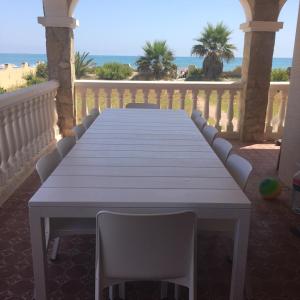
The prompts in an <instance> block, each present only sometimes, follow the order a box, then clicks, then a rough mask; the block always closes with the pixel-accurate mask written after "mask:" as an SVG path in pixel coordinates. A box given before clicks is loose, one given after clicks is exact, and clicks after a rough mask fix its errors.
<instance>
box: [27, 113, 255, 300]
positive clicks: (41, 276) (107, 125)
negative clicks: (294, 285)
mask: <svg viewBox="0 0 300 300" xmlns="http://www.w3.org/2000/svg"><path fill="white" fill-rule="evenodd" d="M101 210H109V211H114V212H119V213H130V214H134V213H136V214H153V213H154V214H167V213H175V212H182V211H183V210H189V211H193V212H194V213H195V214H196V215H197V217H198V219H200V220H202V219H204V220H207V219H209V220H212V222H214V221H215V220H232V222H233V223H234V226H235V230H234V245H235V246H234V256H233V264H232V277H231V289H230V300H240V299H242V297H243V288H244V280H245V269H246V259H247V248H248V233H249V221H250V211H251V204H250V202H249V200H248V199H247V197H246V195H245V194H244V193H243V191H242V190H241V188H240V187H239V185H238V184H237V183H236V181H235V180H234V179H233V178H232V176H231V175H230V173H229V172H228V171H227V169H226V168H225V166H224V165H223V163H222V162H221V160H220V159H219V158H218V156H217V155H216V154H215V152H214V151H213V149H212V148H211V147H210V146H209V144H208V143H207V141H206V140H205V138H204V137H203V135H202V134H201V133H200V132H199V130H198V129H197V128H196V126H195V125H194V124H193V122H192V120H191V118H190V117H189V116H188V115H187V114H186V113H185V112H184V111H183V110H176V111H174V110H167V109H165V110H159V109H107V110H105V111H104V112H103V113H101V117H100V118H97V119H96V120H95V122H94V123H93V125H92V126H91V127H90V128H89V129H88V130H87V131H86V133H85V134H84V135H83V136H82V138H81V139H80V140H78V141H77V143H76V145H75V146H74V147H73V149H72V150H71V151H70V152H69V153H68V155H67V156H66V157H65V158H64V159H63V160H62V161H61V163H60V164H59V166H58V167H57V168H56V169H55V170H54V172H53V173H52V174H51V175H50V176H49V178H48V179H47V181H46V182H45V183H44V184H43V185H42V186H41V187H40V189H39V190H38V191H37V193H36V194H35V195H34V196H33V197H32V199H31V200H30V201H29V221H30V234H31V243H32V252H33V270H34V282H35V288H36V298H37V299H39V300H45V299H47V296H46V282H47V281H46V274H47V272H46V268H47V263H46V259H45V257H46V251H45V245H44V244H43V242H42V241H43V240H44V235H45V233H44V231H43V227H42V225H41V224H42V221H43V220H44V218H47V217H49V218H65V219H68V218H71V219H76V218H90V219H94V220H95V218H96V214H97V213H98V212H99V211H101Z"/></svg>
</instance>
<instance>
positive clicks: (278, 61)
mask: <svg viewBox="0 0 300 300" xmlns="http://www.w3.org/2000/svg"><path fill="white" fill-rule="evenodd" d="M91 57H92V58H93V59H94V61H95V62H96V64H97V65H103V64H105V63H108V62H119V63H123V64H130V65H132V66H135V62H136V60H137V58H138V56H109V55H91ZM46 60H47V58H46V55H45V54H13V53H0V65H2V64H6V63H10V64H14V65H17V66H19V65H21V64H22V63H23V62H28V63H29V65H34V64H35V63H36V62H37V61H46ZM175 63H176V65H177V66H178V68H186V67H187V66H188V65H196V66H198V67H201V66H202V59H201V58H198V57H176V59H175ZM241 64H242V58H241V57H237V58H235V59H234V60H232V61H231V62H230V63H225V64H224V71H230V70H232V69H234V68H235V67H237V66H240V65H241ZM291 65H292V59H291V58H274V59H273V68H288V67H290V66H291Z"/></svg>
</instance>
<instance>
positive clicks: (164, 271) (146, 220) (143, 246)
mask: <svg viewBox="0 0 300 300" xmlns="http://www.w3.org/2000/svg"><path fill="white" fill-rule="evenodd" d="M196 223H197V222H196V216H195V214H194V213H193V212H182V213H174V214H164V215H155V214H149V215H134V214H118V213H113V212H105V211H103V212H99V213H98V214H97V225H96V228H97V229H96V268H95V280H96V297H95V299H96V300H100V299H103V298H102V290H103V289H104V288H105V287H111V286H113V285H114V284H120V283H124V282H125V281H147V280H160V281H163V282H172V283H175V284H179V285H183V286H186V287H188V288H189V299H190V300H194V299H196V288H197V284H196V280H195V278H196V271H197V270H196V249H195V248H196V244H197V243H196V237H197V235H196V234H197V229H196V226H197V225H196Z"/></svg>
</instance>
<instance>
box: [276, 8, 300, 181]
mask: <svg viewBox="0 0 300 300" xmlns="http://www.w3.org/2000/svg"><path fill="white" fill-rule="evenodd" d="M299 170H300V7H299V14H298V24H297V32H296V40H295V48H294V57H293V65H292V70H291V79H290V88H289V99H288V106H287V112H286V117H285V127H284V134H283V142H282V146H281V159H280V166H279V177H280V179H281V180H282V181H283V182H284V183H285V184H286V185H288V186H291V184H292V178H293V175H294V174H295V173H296V172H297V171H299Z"/></svg>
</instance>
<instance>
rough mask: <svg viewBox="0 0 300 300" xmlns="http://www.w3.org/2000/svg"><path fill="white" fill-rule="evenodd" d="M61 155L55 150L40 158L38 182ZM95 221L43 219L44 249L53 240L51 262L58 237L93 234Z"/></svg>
mask: <svg viewBox="0 0 300 300" xmlns="http://www.w3.org/2000/svg"><path fill="white" fill-rule="evenodd" d="M61 159H62V158H61V155H60V153H59V151H58V149H57V148H55V149H54V150H53V151H52V152H51V153H49V154H47V155H45V156H43V157H41V158H40V159H39V160H38V162H37V164H36V170H37V172H38V174H39V177H40V180H41V182H42V183H44V182H45V181H46V180H47V178H48V177H49V176H50V175H51V173H52V172H53V171H54V170H55V169H56V167H57V166H58V164H59V163H60V162H61ZM95 229H96V219H92V218H47V219H45V234H46V248H47V247H48V244H49V243H48V242H49V240H50V239H54V243H53V247H52V252H51V260H55V259H56V257H57V252H58V248H59V243H60V237H62V236H69V235H81V234H95Z"/></svg>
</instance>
